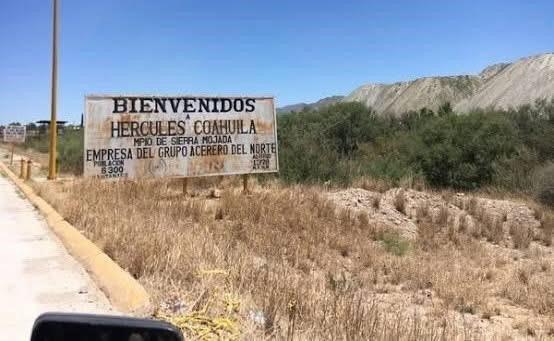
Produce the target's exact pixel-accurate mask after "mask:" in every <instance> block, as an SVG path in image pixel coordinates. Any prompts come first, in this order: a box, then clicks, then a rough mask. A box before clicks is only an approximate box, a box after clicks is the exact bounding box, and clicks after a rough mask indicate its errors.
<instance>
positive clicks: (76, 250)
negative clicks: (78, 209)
mask: <svg viewBox="0 0 554 341" xmlns="http://www.w3.org/2000/svg"><path fill="white" fill-rule="evenodd" d="M0 169H1V170H3V171H4V172H5V173H6V174H7V175H8V177H9V178H10V179H11V180H12V181H13V182H14V183H15V184H16V185H17V187H19V189H20V190H21V191H22V192H23V193H24V194H25V195H26V196H27V198H28V199H29V201H30V202H31V203H32V204H33V205H34V206H35V207H36V208H37V209H38V211H39V212H40V213H41V214H42V215H43V216H44V218H45V220H46V222H47V223H48V225H49V226H50V228H51V229H52V230H53V231H54V233H55V234H56V235H57V236H58V238H59V239H60V240H61V241H62V242H63V244H64V246H65V247H66V249H67V250H68V251H69V253H71V255H73V257H75V258H76V259H77V260H78V261H79V262H80V263H81V264H82V265H83V266H84V267H85V269H86V270H87V271H88V273H89V274H90V275H91V276H92V278H93V280H94V281H95V282H96V284H97V285H98V286H99V287H100V289H101V290H102V291H103V292H104V293H105V294H106V296H107V297H108V299H109V300H110V302H111V303H112V304H113V306H114V307H115V308H116V309H117V310H119V311H121V312H126V313H132V314H134V315H147V314H149V313H151V305H150V297H149V295H148V293H147V292H146V290H145V289H144V288H143V286H142V285H140V283H139V282H137V280H136V279H134V278H133V277H132V276H131V275H130V274H129V273H128V272H126V271H125V270H123V269H122V268H121V267H120V266H119V265H117V264H116V263H115V262H114V261H113V260H112V259H111V258H110V257H108V255H106V254H105V253H104V252H102V250H100V248H98V246H96V245H95V244H94V243H93V242H91V241H90V240H89V239H87V238H86V237H85V236H83V235H82V234H81V233H80V232H79V231H78V230H77V229H76V228H75V227H73V226H72V225H71V224H70V223H68V222H67V221H66V220H65V219H64V218H63V217H62V216H61V215H60V214H59V213H58V212H57V211H56V210H55V209H54V208H53V207H52V206H50V205H49V204H48V203H47V202H46V201H45V200H44V199H42V198H41V197H39V196H38V195H37V194H36V193H35V192H34V191H33V189H32V188H31V187H30V186H28V185H27V184H25V182H24V181H23V180H21V179H19V178H18V177H17V176H16V175H15V174H14V173H13V172H12V171H11V170H10V169H9V168H8V167H7V166H6V165H5V164H4V163H3V162H0Z"/></svg>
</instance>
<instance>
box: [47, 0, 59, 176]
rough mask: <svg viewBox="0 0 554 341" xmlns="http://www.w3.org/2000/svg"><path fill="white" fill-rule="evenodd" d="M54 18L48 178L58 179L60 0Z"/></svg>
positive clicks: (55, 3) (55, 5)
mask: <svg viewBox="0 0 554 341" xmlns="http://www.w3.org/2000/svg"><path fill="white" fill-rule="evenodd" d="M52 15H53V20H52V92H51V106H50V148H49V154H48V179H49V180H55V179H56V142H57V134H58V124H57V118H56V104H57V103H56V102H57V91H58V0H53V14H52Z"/></svg>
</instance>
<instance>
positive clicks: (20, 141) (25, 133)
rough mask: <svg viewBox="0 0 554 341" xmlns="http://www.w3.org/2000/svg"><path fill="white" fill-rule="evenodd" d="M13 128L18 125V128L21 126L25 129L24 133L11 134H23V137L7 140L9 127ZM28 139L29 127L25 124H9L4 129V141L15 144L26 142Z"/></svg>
mask: <svg viewBox="0 0 554 341" xmlns="http://www.w3.org/2000/svg"><path fill="white" fill-rule="evenodd" d="M10 127H11V128H13V127H17V128H20V129H22V130H23V134H10V135H9V136H21V135H22V136H23V138H22V139H13V140H7V139H6V131H7V130H8V129H9V128H10ZM26 139H27V127H26V126H24V125H7V126H5V127H4V131H3V133H2V141H3V142H4V143H12V144H15V143H25V141H26Z"/></svg>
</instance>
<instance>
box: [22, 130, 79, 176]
mask: <svg viewBox="0 0 554 341" xmlns="http://www.w3.org/2000/svg"><path fill="white" fill-rule="evenodd" d="M48 138H49V135H48V134H43V135H39V136H33V137H29V138H27V141H25V147H27V148H31V149H34V150H36V151H38V152H41V153H48V146H49V144H48ZM83 145H84V144H83V131H82V130H69V129H68V130H66V131H64V132H63V134H60V136H59V138H58V144H57V150H58V155H57V157H58V167H59V169H60V170H61V171H62V172H66V173H73V174H82V173H83Z"/></svg>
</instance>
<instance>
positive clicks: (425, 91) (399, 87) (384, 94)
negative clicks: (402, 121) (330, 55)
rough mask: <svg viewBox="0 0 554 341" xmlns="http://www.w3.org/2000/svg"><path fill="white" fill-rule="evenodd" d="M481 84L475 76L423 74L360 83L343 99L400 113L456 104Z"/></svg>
mask: <svg viewBox="0 0 554 341" xmlns="http://www.w3.org/2000/svg"><path fill="white" fill-rule="evenodd" d="M481 86H482V80H481V78H480V77H479V76H451V77H425V78H419V79H416V80H413V81H408V82H398V83H394V84H368V85H362V86H361V87H359V88H358V89H356V90H354V91H353V92H352V93H351V94H350V95H348V96H347V97H346V98H345V99H344V101H348V102H362V103H364V104H365V105H367V106H368V107H371V108H373V109H375V110H376V111H377V112H378V113H404V112H406V111H409V110H418V109H420V108H423V107H426V108H429V109H432V110H437V109H438V107H439V106H440V105H441V104H443V103H446V102H450V103H457V102H458V101H460V100H462V99H464V98H467V97H469V96H471V95H472V94H473V93H474V92H475V91H477V89H479V88H480V87H481Z"/></svg>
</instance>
